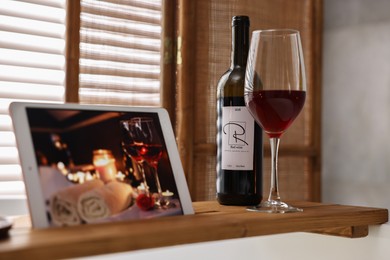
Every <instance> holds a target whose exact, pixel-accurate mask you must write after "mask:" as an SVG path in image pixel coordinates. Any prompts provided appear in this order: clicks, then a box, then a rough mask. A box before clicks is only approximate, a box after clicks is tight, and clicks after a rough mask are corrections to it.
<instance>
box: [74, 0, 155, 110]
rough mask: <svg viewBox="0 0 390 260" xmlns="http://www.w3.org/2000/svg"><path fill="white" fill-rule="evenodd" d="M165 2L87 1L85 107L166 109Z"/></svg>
mask: <svg viewBox="0 0 390 260" xmlns="http://www.w3.org/2000/svg"><path fill="white" fill-rule="evenodd" d="M161 4H162V3H161V0H154V1H151V0H149V1H148V0H101V1H96V0H81V16H80V24H81V25H80V27H81V28H80V63H79V64H80V75H79V80H80V84H79V100H80V103H94V104H118V105H142V106H159V105H160V56H161V55H160V48H161V16H162V14H161V9H162V8H161Z"/></svg>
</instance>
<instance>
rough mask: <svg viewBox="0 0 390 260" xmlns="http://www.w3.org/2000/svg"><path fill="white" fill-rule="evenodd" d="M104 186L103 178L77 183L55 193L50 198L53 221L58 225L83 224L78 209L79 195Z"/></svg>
mask: <svg viewBox="0 0 390 260" xmlns="http://www.w3.org/2000/svg"><path fill="white" fill-rule="evenodd" d="M102 186H104V183H103V181H101V180H91V181H87V182H84V183H83V184H75V185H73V186H70V187H66V188H63V189H61V190H59V191H58V192H56V193H54V194H53V195H52V196H51V199H50V213H51V217H52V222H53V223H54V224H55V225H56V226H73V225H78V224H81V218H80V215H79V213H78V211H77V202H78V200H79V197H80V196H81V195H82V194H83V193H85V192H88V191H90V190H92V189H96V188H99V187H102Z"/></svg>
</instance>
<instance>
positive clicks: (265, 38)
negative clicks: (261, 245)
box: [244, 29, 306, 213]
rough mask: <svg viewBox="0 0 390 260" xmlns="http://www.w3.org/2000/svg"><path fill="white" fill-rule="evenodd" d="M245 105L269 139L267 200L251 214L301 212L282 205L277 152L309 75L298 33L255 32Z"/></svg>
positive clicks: (300, 102)
mask: <svg viewBox="0 0 390 260" xmlns="http://www.w3.org/2000/svg"><path fill="white" fill-rule="evenodd" d="M244 96H245V104H246V107H247V108H248V110H249V112H250V113H251V114H252V116H253V117H254V119H255V121H256V122H257V123H258V124H259V125H260V126H261V128H262V129H263V130H264V132H265V133H266V134H267V135H268V136H269V138H270V144H271V186H270V192H269V196H268V199H267V200H266V201H263V202H261V203H260V204H259V205H256V206H253V207H249V208H248V210H250V211H258V212H269V213H286V212H300V211H302V209H300V208H296V207H293V206H291V205H288V204H287V203H285V202H283V201H282V200H281V198H280V195H279V187H278V150H279V142H280V137H281V136H282V134H283V133H284V132H285V131H286V130H287V128H288V127H290V125H291V124H292V123H293V121H294V120H295V118H296V117H297V116H298V115H299V113H300V112H301V110H302V108H303V105H304V103H305V99H306V76H305V65H304V60H303V53H302V45H301V40H300V35H299V31H296V30H291V29H275V30H259V31H254V32H253V33H252V40H251V45H250V49H249V54H248V62H247V66H246V74H245V93H244Z"/></svg>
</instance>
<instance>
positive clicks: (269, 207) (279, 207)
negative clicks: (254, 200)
mask: <svg viewBox="0 0 390 260" xmlns="http://www.w3.org/2000/svg"><path fill="white" fill-rule="evenodd" d="M247 210H248V211H255V212H264V213H290V212H302V211H303V209H301V208H296V207H293V206H290V205H288V204H286V203H284V202H282V201H276V200H267V201H264V202H262V203H260V204H259V205H256V206H251V207H248V208H247Z"/></svg>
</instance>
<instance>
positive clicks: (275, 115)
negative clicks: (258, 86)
mask: <svg viewBox="0 0 390 260" xmlns="http://www.w3.org/2000/svg"><path fill="white" fill-rule="evenodd" d="M305 99H306V92H305V91H300V90H260V91H254V92H252V93H247V94H246V102H247V106H248V109H249V111H250V112H251V114H252V115H253V117H255V119H256V121H257V122H259V124H261V126H262V128H263V129H264V131H265V132H266V133H267V134H268V135H269V136H270V137H271V138H272V137H280V136H281V135H282V134H283V132H284V131H285V130H286V129H287V128H288V127H289V126H290V125H291V124H292V122H293V121H294V120H295V118H296V117H297V116H298V114H299V113H300V112H301V110H302V108H303V105H304V103H305Z"/></svg>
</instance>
